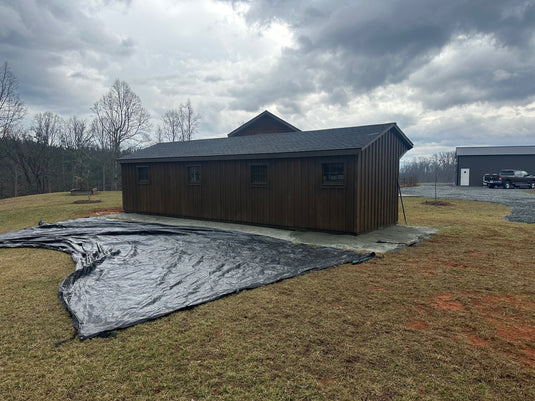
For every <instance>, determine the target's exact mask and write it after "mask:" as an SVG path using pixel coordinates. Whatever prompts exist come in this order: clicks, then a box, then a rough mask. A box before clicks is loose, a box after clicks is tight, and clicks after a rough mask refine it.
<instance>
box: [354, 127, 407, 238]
mask: <svg viewBox="0 0 535 401" xmlns="http://www.w3.org/2000/svg"><path fill="white" fill-rule="evenodd" d="M406 151H407V146H406V145H405V144H404V143H403V142H402V141H401V140H400V139H399V137H398V136H397V135H396V134H395V133H394V132H393V130H390V131H388V132H387V133H386V134H385V135H382V136H381V137H380V138H379V139H377V140H376V141H375V142H374V143H372V144H371V145H370V146H368V147H367V148H365V149H364V150H362V152H361V154H360V156H359V158H358V160H357V164H356V170H357V174H356V182H355V186H356V205H355V206H356V211H355V221H354V223H355V226H354V230H353V232H355V233H362V232H366V231H370V230H374V229H377V228H380V227H385V226H389V225H392V224H396V223H397V221H398V180H399V159H400V158H401V156H402V155H403V154H404V153H405V152H406Z"/></svg>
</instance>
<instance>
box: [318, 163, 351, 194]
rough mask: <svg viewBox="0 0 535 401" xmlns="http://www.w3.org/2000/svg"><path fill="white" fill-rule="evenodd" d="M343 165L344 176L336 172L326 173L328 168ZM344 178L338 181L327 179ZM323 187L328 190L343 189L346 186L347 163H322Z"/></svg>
mask: <svg viewBox="0 0 535 401" xmlns="http://www.w3.org/2000/svg"><path fill="white" fill-rule="evenodd" d="M333 165H341V166H342V174H334V172H329V171H326V168H327V166H333ZM326 173H327V174H326ZM336 175H337V176H340V175H341V176H342V178H338V179H333V180H330V179H326V177H328V176H336ZM321 185H322V186H323V187H327V188H333V187H334V188H341V187H345V185H346V163H345V162H341V161H326V162H322V163H321Z"/></svg>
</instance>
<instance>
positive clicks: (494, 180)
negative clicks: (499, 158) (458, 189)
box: [483, 173, 502, 188]
mask: <svg viewBox="0 0 535 401" xmlns="http://www.w3.org/2000/svg"><path fill="white" fill-rule="evenodd" d="M483 185H486V186H487V187H489V188H494V187H501V185H502V182H501V181H500V176H499V174H497V173H492V174H485V175H484V176H483Z"/></svg>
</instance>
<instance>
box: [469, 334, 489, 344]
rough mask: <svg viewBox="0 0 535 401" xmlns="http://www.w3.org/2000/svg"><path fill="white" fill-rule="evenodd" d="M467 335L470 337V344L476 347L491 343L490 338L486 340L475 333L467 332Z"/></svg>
mask: <svg viewBox="0 0 535 401" xmlns="http://www.w3.org/2000/svg"><path fill="white" fill-rule="evenodd" d="M466 337H467V338H468V341H470V344H472V345H474V346H476V347H484V346H486V345H489V342H488V340H485V339H484V338H481V337H479V336H477V335H475V334H467V335H466Z"/></svg>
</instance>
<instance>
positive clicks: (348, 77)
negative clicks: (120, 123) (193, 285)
mask: <svg viewBox="0 0 535 401" xmlns="http://www.w3.org/2000/svg"><path fill="white" fill-rule="evenodd" d="M4 61H7V62H8V63H9V66H10V68H11V70H12V72H13V73H14V74H15V75H16V76H17V78H18V80H19V84H20V87H19V93H20V96H21V98H22V100H23V102H24V103H25V105H26V106H27V108H28V117H27V119H28V120H29V121H30V120H31V118H33V115H34V114H35V113H37V112H43V111H52V112H54V113H58V114H60V115H62V116H64V117H69V116H72V115H76V116H79V117H84V118H86V119H88V120H90V119H91V118H92V117H91V112H90V108H91V106H92V105H93V103H95V101H97V100H99V99H100V97H101V96H102V95H103V94H105V93H106V92H107V91H108V90H109V89H110V87H111V85H112V84H113V82H114V80H115V79H120V80H123V81H126V82H127V83H128V84H130V86H131V88H132V89H133V90H134V92H135V93H137V94H138V95H139V96H140V98H141V100H142V102H143V105H144V106H145V108H146V109H148V110H149V112H150V113H151V116H152V117H153V118H152V123H153V126H154V127H156V126H157V125H158V124H159V122H160V116H161V115H162V113H163V112H165V111H166V110H168V109H172V108H175V107H177V106H178V105H179V104H181V103H184V102H186V101H187V99H191V102H192V104H193V107H194V109H195V110H196V111H197V112H199V113H200V114H201V116H202V122H201V125H200V129H199V133H198V135H197V137H196V138H197V139H200V138H210V137H222V136H225V135H226V134H227V133H228V132H230V131H232V130H233V129H234V128H236V127H238V126H239V125H240V124H242V123H243V122H245V121H247V120H249V119H251V118H252V117H254V116H255V115H257V114H258V113H260V112H262V111H264V110H266V109H267V110H269V111H271V112H272V113H274V114H276V115H278V116H279V117H281V118H283V119H284V120H286V121H288V122H289V123H291V124H293V125H295V126H297V127H298V128H300V129H302V130H308V129H320V128H335V127H344V126H354V125H366V124H377V123H386V122H397V123H398V125H399V127H400V128H401V129H402V130H403V131H404V132H405V133H406V134H407V136H408V137H409V138H410V139H411V140H412V141H413V142H414V144H415V148H414V149H413V150H412V151H410V152H409V153H408V154H407V155H406V159H411V158H413V157H418V156H428V155H430V154H432V153H435V152H439V151H451V150H454V149H455V147H456V146H470V145H535V0H527V1H521V0H501V1H493V0H466V1H462V0H451V1H444V0H438V1H435V0H377V1H369V0H355V1H349V0H348V1H342V0H340V1H338V0H311V1H301V0H288V1H282V0H259V1H233V0H228V1H216V0H191V1H188V0H181V1H180V0H151V1H144V0H124V1H119V0H117V1H114V0H80V1H77V0H63V1H60V0H57V1H55V0H0V62H2V63H3V62H4ZM29 121H28V123H29Z"/></svg>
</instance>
